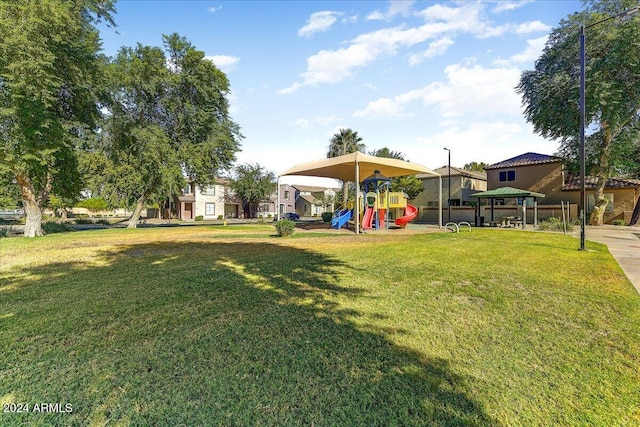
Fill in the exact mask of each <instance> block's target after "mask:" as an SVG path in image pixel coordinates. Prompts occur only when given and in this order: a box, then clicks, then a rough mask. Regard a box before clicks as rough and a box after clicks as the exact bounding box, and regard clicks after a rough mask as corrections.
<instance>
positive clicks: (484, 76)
mask: <svg viewBox="0 0 640 427" xmlns="http://www.w3.org/2000/svg"><path fill="white" fill-rule="evenodd" d="M445 74H446V75H447V82H445V83H443V82H435V83H432V84H430V85H429V86H427V90H426V92H425V95H424V97H423V102H424V103H425V104H426V105H434V106H435V107H436V110H437V111H438V112H439V113H440V114H441V115H442V116H443V117H457V116H462V115H466V114H474V115H477V116H490V115H493V114H501V113H505V114H516V115H520V114H521V109H520V98H519V96H518V95H517V94H516V93H515V91H514V89H513V88H514V87H515V86H516V85H517V84H518V81H519V79H520V70H518V69H517V68H513V67H499V68H485V67H482V66H480V65H475V66H472V67H468V66H462V65H460V64H455V65H450V66H448V67H447V68H445Z"/></svg>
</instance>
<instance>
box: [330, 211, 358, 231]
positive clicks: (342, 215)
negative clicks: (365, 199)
mask: <svg viewBox="0 0 640 427" xmlns="http://www.w3.org/2000/svg"><path fill="white" fill-rule="evenodd" d="M352 214H353V211H352V210H351V209H343V210H341V211H339V210H338V211H336V213H335V216H334V217H333V219H331V227H332V228H335V229H339V228H342V227H343V226H344V225H345V224H346V223H347V222H349V220H350V219H351V215H352Z"/></svg>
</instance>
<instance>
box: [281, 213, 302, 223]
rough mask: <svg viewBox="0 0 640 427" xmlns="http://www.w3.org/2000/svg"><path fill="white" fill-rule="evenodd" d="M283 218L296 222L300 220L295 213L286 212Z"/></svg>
mask: <svg viewBox="0 0 640 427" xmlns="http://www.w3.org/2000/svg"><path fill="white" fill-rule="evenodd" d="M284 218H285V219H290V220H293V221H296V220H299V219H300V215H298V214H297V213H295V212H287V213H286V214H284Z"/></svg>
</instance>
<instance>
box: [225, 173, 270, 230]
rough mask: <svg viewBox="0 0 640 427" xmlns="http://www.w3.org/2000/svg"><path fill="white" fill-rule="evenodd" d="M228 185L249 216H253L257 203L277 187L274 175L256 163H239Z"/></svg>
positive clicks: (262, 200) (266, 197)
mask: <svg viewBox="0 0 640 427" xmlns="http://www.w3.org/2000/svg"><path fill="white" fill-rule="evenodd" d="M230 187H231V190H232V191H233V192H234V193H235V194H236V196H237V197H238V198H239V199H240V200H242V203H243V205H244V206H245V207H246V208H247V210H248V211H249V212H248V213H249V217H250V218H255V215H256V212H257V207H258V204H259V203H260V202H264V201H265V200H266V199H268V197H269V196H271V195H272V194H273V193H274V192H275V191H276V189H277V184H276V175H275V173H273V172H271V171H268V170H266V169H265V168H263V167H262V166H260V165H259V164H257V163H256V164H251V163H246V164H241V165H238V166H236V167H235V169H234V177H233V179H231V183H230ZM276 209H277V207H276Z"/></svg>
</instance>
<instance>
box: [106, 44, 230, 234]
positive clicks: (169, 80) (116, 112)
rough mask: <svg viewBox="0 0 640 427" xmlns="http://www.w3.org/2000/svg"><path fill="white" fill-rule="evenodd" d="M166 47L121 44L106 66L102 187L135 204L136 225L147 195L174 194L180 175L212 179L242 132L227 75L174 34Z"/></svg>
mask: <svg viewBox="0 0 640 427" xmlns="http://www.w3.org/2000/svg"><path fill="white" fill-rule="evenodd" d="M163 41H164V49H163V48H159V47H151V46H143V45H141V44H138V45H137V46H136V47H134V48H132V47H123V48H121V49H120V51H119V52H118V55H117V56H116V57H115V58H114V59H113V60H112V61H111V62H110V63H109V64H108V72H107V76H108V91H109V94H110V100H109V102H108V104H107V107H108V110H109V111H108V114H107V115H106V121H105V129H104V134H103V136H104V140H103V142H102V149H103V151H104V152H105V153H106V156H105V157H104V158H103V159H101V160H100V161H102V162H104V163H105V166H106V171H108V172H109V173H108V175H107V179H106V182H104V183H103V189H108V190H109V193H110V194H108V195H107V198H109V199H124V200H125V201H126V202H127V203H129V204H131V203H133V202H134V201H135V210H134V213H133V215H132V217H131V219H130V221H129V227H130V228H134V227H135V226H136V224H137V222H138V219H139V217H140V212H141V210H142V208H143V206H144V205H145V203H147V202H148V201H149V200H152V199H153V198H156V199H158V198H162V197H166V195H167V194H176V193H177V192H178V191H179V189H180V188H182V186H183V185H184V182H185V177H186V178H188V179H189V180H190V181H192V182H195V183H197V184H199V185H202V186H206V185H211V184H213V183H214V180H215V178H216V176H218V174H219V173H220V172H221V171H225V170H229V169H230V167H231V165H232V163H233V161H234V160H235V153H236V152H237V151H238V150H239V147H240V144H239V141H240V139H241V138H242V135H241V134H240V128H239V126H238V125H237V124H236V123H234V122H233V121H232V119H231V117H230V115H229V111H228V110H229V105H228V100H227V98H226V97H227V95H228V94H229V81H228V79H227V77H226V76H225V74H224V73H223V72H222V71H220V70H219V69H218V68H217V67H216V66H215V65H214V64H213V63H212V62H211V61H209V60H207V59H205V57H204V53H203V52H201V51H198V50H196V49H195V47H194V46H193V45H192V44H191V43H190V42H189V41H188V40H187V39H186V38H184V37H181V36H179V35H178V34H171V35H168V36H163Z"/></svg>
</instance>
